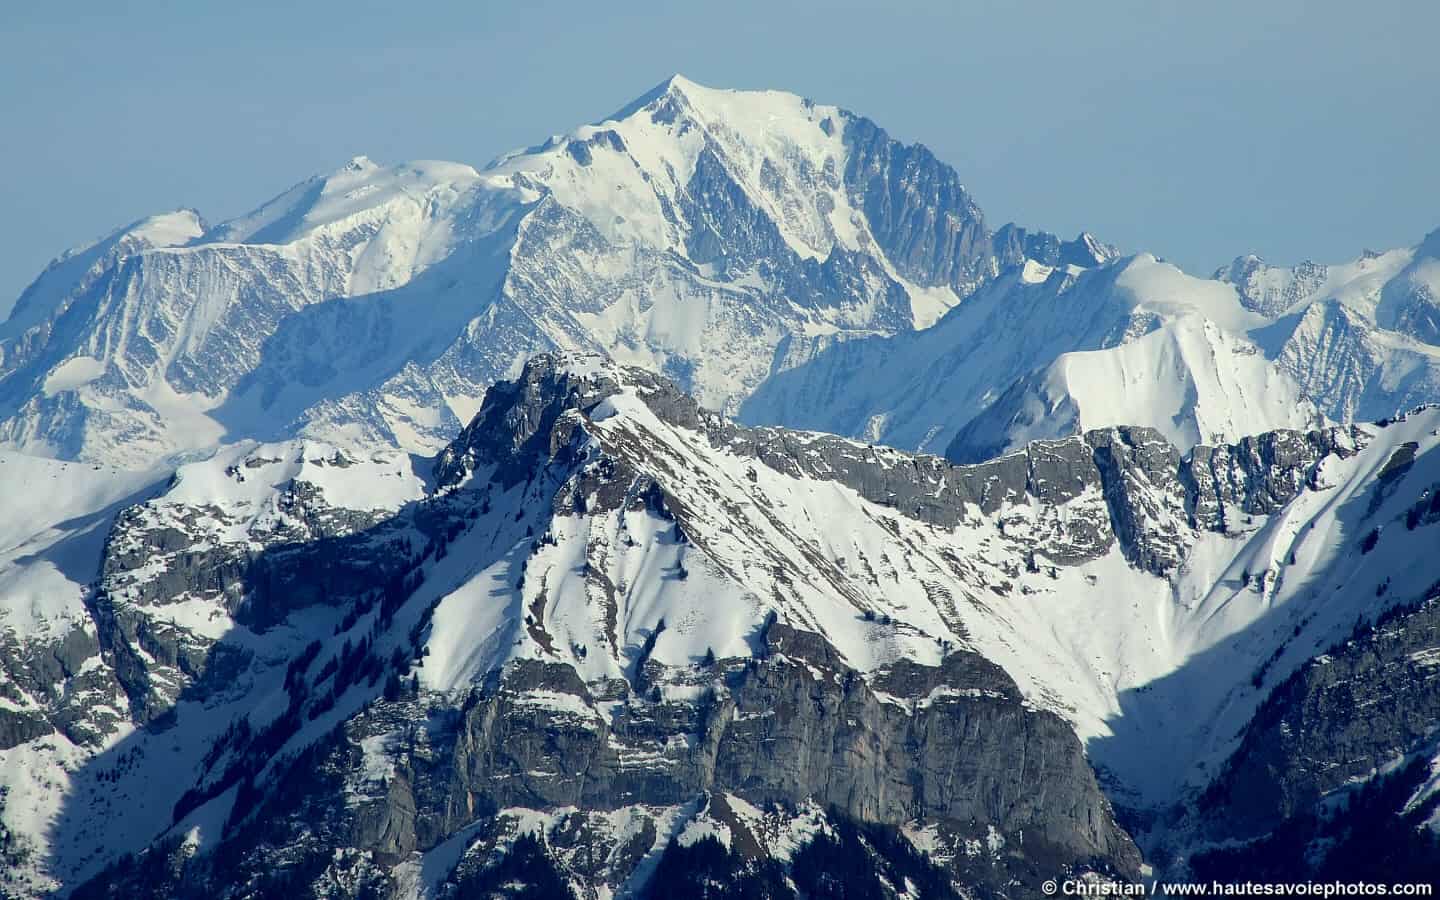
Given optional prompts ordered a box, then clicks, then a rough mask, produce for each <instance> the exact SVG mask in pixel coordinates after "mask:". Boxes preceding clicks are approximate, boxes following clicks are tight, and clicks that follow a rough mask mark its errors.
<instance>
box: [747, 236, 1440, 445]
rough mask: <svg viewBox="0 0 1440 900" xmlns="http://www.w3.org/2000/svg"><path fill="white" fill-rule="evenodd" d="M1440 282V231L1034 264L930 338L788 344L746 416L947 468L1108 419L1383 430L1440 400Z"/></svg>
mask: <svg viewBox="0 0 1440 900" xmlns="http://www.w3.org/2000/svg"><path fill="white" fill-rule="evenodd" d="M1437 272H1440V232H1436V233H1434V234H1432V235H1430V236H1429V237H1427V238H1426V239H1425V240H1424V241H1423V242H1422V243H1420V244H1419V245H1417V246H1416V247H1413V248H1409V249H1404V250H1394V251H1390V252H1388V253H1383V254H1367V255H1366V256H1365V257H1363V258H1362V259H1360V260H1358V261H1356V262H1354V263H1351V264H1347V265H1342V266H1321V265H1316V264H1314V263H1306V264H1304V265H1301V266H1298V267H1296V268H1294V269H1281V268H1274V267H1269V266H1266V265H1265V264H1264V263H1263V262H1262V261H1260V260H1258V259H1257V258H1255V257H1242V258H1240V259H1237V260H1236V261H1235V262H1234V263H1233V264H1232V265H1231V266H1229V267H1227V268H1224V269H1221V270H1220V271H1218V272H1216V273H1215V277H1214V278H1213V279H1201V278H1195V277H1192V276H1189V275H1186V274H1185V273H1183V272H1181V271H1180V270H1178V269H1176V268H1174V267H1173V266H1170V265H1167V264H1165V263H1163V262H1160V261H1159V260H1157V259H1155V258H1154V257H1152V256H1149V255H1147V254H1141V255H1139V256H1135V257H1127V258H1123V259H1116V260H1113V261H1109V262H1107V263H1106V264H1104V265H1102V266H1097V267H1092V268H1090V269H1087V270H1080V269H1075V268H1069V267H1058V268H1052V267H1047V266H1041V265H1039V264H1037V263H1034V262H1028V263H1026V264H1025V265H1024V266H1022V267H1020V268H1018V269H1016V270H1013V271H1011V272H1009V273H1007V274H1004V275H1002V276H1001V277H999V278H997V279H994V280H992V281H991V282H990V283H989V284H987V285H985V286H984V287H983V288H981V289H980V290H979V291H977V293H976V294H975V295H974V296H972V297H971V298H969V299H968V300H967V301H966V302H965V303H964V304H962V305H961V306H959V307H958V308H956V309H954V310H952V311H951V312H950V313H948V314H947V315H946V316H945V317H944V318H943V319H941V320H940V321H939V322H938V323H937V324H936V325H935V326H933V327H931V328H929V329H927V330H924V331H920V332H910V333H903V334H896V335H893V336H886V337H873V338H868V339H861V340H848V339H845V337H846V336H835V337H822V338H811V339H808V340H792V341H791V342H789V343H788V344H787V346H786V348H785V349H786V352H787V353H788V355H789V357H790V358H789V360H787V363H786V364H785V366H784V367H783V371H779V372H777V373H776V374H775V375H774V376H773V377H772V378H770V379H769V380H768V381H767V382H766V383H764V384H763V385H761V387H760V388H759V390H757V391H756V393H755V394H754V395H753V396H752V397H751V398H750V399H749V400H748V401H747V402H746V403H745V405H744V406H743V408H742V413H741V416H742V418H744V419H745V420H746V421H749V422H756V423H777V424H786V425H792V426H795V427H804V428H814V429H819V430H824V431H831V432H835V433H839V434H848V435H852V436H856V437H863V438H865V439H867V440H873V441H880V442H884V443H888V444H891V445H894V446H898V447H910V448H920V449H925V450H929V451H931V452H937V453H939V452H943V453H947V454H948V455H950V456H951V457H952V458H954V459H958V460H977V459H984V458H986V457H987V456H989V455H992V454H993V453H996V452H1002V451H1005V450H1010V449H1014V448H1016V447H1019V446H1022V445H1023V444H1024V443H1025V442H1026V441H1029V440H1034V439H1036V438H1048V437H1056V436H1060V435H1063V434H1070V433H1075V432H1077V431H1083V430H1085V429H1089V428H1097V427H1104V426H1107V425H1116V424H1144V425H1149V426H1151V427H1154V428H1158V429H1160V430H1161V431H1162V432H1163V433H1164V434H1165V435H1166V437H1167V438H1168V439H1169V440H1171V441H1173V442H1174V443H1175V444H1176V445H1177V446H1179V447H1182V448H1188V447H1190V446H1193V445H1194V444H1196V443H1200V442H1214V441H1223V440H1233V439H1235V438H1237V437H1239V436H1242V435H1246V434H1255V433H1258V432H1260V431H1264V430H1267V429H1271V428H1279V427H1285V428H1303V427H1308V426H1309V425H1311V424H1314V423H1316V422H1319V421H1321V417H1322V416H1323V417H1325V418H1328V419H1329V420H1331V421H1336V422H1351V421H1367V420H1375V419H1380V418H1384V417H1386V416H1391V415H1394V414H1396V413H1397V412H1401V411H1403V410H1406V409H1410V408H1412V407H1414V406H1416V405H1417V404H1421V403H1427V402H1433V401H1435V400H1436V399H1437V398H1440V368H1437V362H1440V343H1437V341H1440V332H1437V331H1436V328H1435V322H1436V321H1437V319H1436V316H1437V307H1436V306H1435V303H1436V301H1435V297H1436V296H1437V290H1440V281H1437V278H1440V275H1437V274H1436V273H1437ZM999 336H1004V337H1003V338H1000V337H999Z"/></svg>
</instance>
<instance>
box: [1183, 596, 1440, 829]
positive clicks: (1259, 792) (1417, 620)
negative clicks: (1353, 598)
mask: <svg viewBox="0 0 1440 900" xmlns="http://www.w3.org/2000/svg"><path fill="white" fill-rule="evenodd" d="M1437 721H1440V597H1432V598H1430V599H1429V600H1427V601H1426V602H1424V603H1422V604H1421V605H1420V606H1419V607H1418V608H1416V609H1414V610H1412V611H1404V610H1403V609H1402V610H1397V612H1396V614H1392V615H1390V616H1387V617H1386V618H1385V620H1384V621H1382V622H1381V623H1379V624H1378V625H1376V626H1375V627H1374V628H1373V629H1369V628H1367V629H1362V630H1360V633H1359V634H1358V635H1357V636H1356V637H1355V638H1354V639H1352V640H1349V641H1346V642H1345V643H1344V644H1341V645H1339V646H1337V647H1335V648H1332V650H1331V651H1330V652H1329V653H1326V654H1325V655H1323V656H1320V657H1317V658H1316V659H1314V660H1312V661H1311V662H1309V663H1307V664H1306V665H1305V666H1304V667H1303V668H1302V669H1300V670H1299V671H1298V672H1296V673H1295V674H1294V675H1292V676H1291V677H1290V678H1289V679H1287V680H1286V681H1285V682H1284V683H1283V684H1281V685H1280V686H1279V687H1278V688H1276V690H1275V691H1274V692H1273V693H1272V694H1271V695H1270V697H1269V699H1267V700H1266V702H1265V704H1264V705H1263V706H1262V707H1261V708H1260V710H1259V712H1257V713H1256V715H1255V718H1254V719H1253V720H1252V721H1251V722H1250V725H1249V726H1248V727H1247V728H1246V730H1245V735H1244V737H1243V739H1242V740H1241V743H1240V747H1239V749H1238V750H1236V752H1235V755H1234V756H1233V757H1231V759H1230V761H1229V762H1228V763H1227V765H1226V769H1225V771H1224V772H1223V773H1222V774H1221V775H1220V776H1219V778H1217V779H1216V781H1215V783H1214V784H1213V785H1212V787H1211V788H1210V790H1209V792H1208V793H1207V795H1206V797H1205V802H1204V804H1203V806H1202V809H1203V811H1204V820H1205V821H1206V822H1207V824H1209V826H1210V827H1211V828H1212V829H1214V830H1216V831H1219V832H1221V833H1224V834H1227V835H1239V836H1242V837H1256V836H1260V835H1263V834H1266V833H1268V832H1270V831H1273V830H1274V829H1275V828H1277V827H1278V826H1279V825H1281V823H1283V822H1284V821H1285V820H1287V819H1290V818H1293V817H1295V816H1298V815H1300V814H1302V813H1307V812H1310V811H1311V810H1312V809H1314V807H1315V806H1316V804H1317V803H1319V802H1320V800H1321V799H1322V798H1324V797H1325V796H1327V795H1330V794H1333V793H1335V792H1337V791H1340V790H1341V789H1342V788H1345V787H1346V786H1347V785H1349V784H1352V783H1357V782H1360V781H1364V780H1366V779H1369V778H1371V777H1373V776H1374V775H1375V774H1376V773H1378V772H1381V771H1383V770H1387V769H1392V768H1395V767H1396V765H1397V764H1398V763H1400V762H1402V761H1406V760H1408V759H1411V758H1413V757H1414V755H1415V754H1417V753H1418V754H1424V755H1425V757H1426V758H1427V759H1428V758H1429V757H1430V756H1433V755H1434V753H1435V749H1436V746H1435V739H1436V733H1435V723H1436V722H1437ZM1428 787H1429V789H1430V790H1422V791H1421V792H1420V793H1419V794H1417V795H1416V799H1415V802H1416V804H1417V805H1418V803H1419V802H1420V801H1422V800H1428V799H1430V797H1429V794H1430V792H1431V791H1433V785H1431V786H1428Z"/></svg>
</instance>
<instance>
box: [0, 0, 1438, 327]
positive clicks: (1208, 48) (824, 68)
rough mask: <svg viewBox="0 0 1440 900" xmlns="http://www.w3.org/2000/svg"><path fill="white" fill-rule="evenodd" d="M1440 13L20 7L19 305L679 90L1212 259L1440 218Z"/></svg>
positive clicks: (1142, 244)
mask: <svg viewBox="0 0 1440 900" xmlns="http://www.w3.org/2000/svg"><path fill="white" fill-rule="evenodd" d="M1437 43H1440V4H1437V3H1435V2H1433V0H1407V2H1401V0H1369V2H1366V3H1355V2H1330V0H1247V2H1233V0H1206V2H1198V3H1197V2H1178V0H1175V2H1172V0H1143V2H1141V0H1134V2H1131V0H1115V2H1110V0H1093V2H1088V3H1077V2H1068V0H1067V2H1058V0H1057V2H1041V0H1032V2H1028V3H1026V2H1015V0H1005V2H1001V0H995V2H989V0H985V2H974V0H950V2H935V3H918V2H903V0H894V2H891V3H876V2H870V3H856V2H849V0H831V2H825V3H821V2H794V0H760V2H752V0H729V2H725V3H714V2H710V3H691V2H679V0H668V2H660V0H657V2H648V3H630V2H618V0H612V2H605V3H595V2H590V3H575V2H556V0H530V2H526V3H509V2H493V0H472V2H464V3H461V2H456V3H436V2H395V0H388V2H384V3H376V2H370V0H347V2H334V3H332V2H314V0H288V2H272V0H245V2H241V0H234V2H227V3H221V2H187V0H177V2H169V3H164V2H137V0H107V2H87V0H69V2H67V0H56V2H51V3H19V2H13V3H4V4H0V173H3V174H0V213H3V216H0V314H3V313H4V312H5V311H8V309H9V306H10V304H11V302H12V301H13V299H14V298H15V296H16V295H18V293H19V292H20V290H21V289H22V288H23V287H24V285H25V284H27V283H28V282H29V281H30V279H31V278H32V277H33V276H34V275H35V274H37V273H38V272H39V270H40V268H41V267H42V266H43V265H44V264H45V262H46V261H47V260H49V259H50V258H51V257H53V256H54V255H55V254H57V253H59V252H60V251H61V250H63V249H65V248H66V247H70V246H74V245H76V244H80V243H83V242H85V241H87V240H90V239H93V238H94V237H97V236H99V235H100V234H101V233H103V232H106V231H108V230H110V229H112V228H114V227H116V226H119V225H122V224H125V223H126V222H129V221H131V220H134V219H137V218H140V217H141V216H143V215H147V214H149V213H153V212H160V211H164V210H168V209H173V208H176V207H181V206H191V207H195V208H197V209H199V210H200V212H201V213H202V215H204V216H205V217H206V218H207V219H208V220H210V221H212V222H215V221H220V220H222V219H224V218H227V217H230V216H234V215H237V214H239V213H241V212H244V211H246V210H247V209H249V208H251V207H253V206H256V205H258V204H259V203H261V202H263V201H264V200H266V199H268V198H270V197H271V196H273V195H275V194H277V193H279V192H280V191H281V190H283V189H284V188H286V187H288V186H289V185H291V184H293V183H295V182H297V181H299V180H301V179H302V178H304V177H306V176H308V175H310V174H313V173H316V172H321V171H328V170H331V169H334V168H336V167H338V166H339V165H341V164H342V163H343V162H344V161H345V160H346V159H348V158H349V157H351V156H354V155H356V154H360V153H364V154H366V155H369V156H370V157H372V158H374V159H376V160H377V161H380V162H390V163H393V162H401V161H404V160H407V159H422V158H428V159H452V160H459V161H463V162H468V163H472V164H475V165H483V164H484V163H485V162H487V161H488V160H490V159H491V158H493V157H494V156H496V155H497V154H499V153H501V152H503V151H505V150H509V149H511V148H514V147H519V146H525V145H530V144H535V143H539V142H540V141H541V140H543V139H544V138H545V137H547V136H549V135H550V134H553V133H557V132H562V131H566V130H568V129H570V128H571V127H573V126H575V125H578V124H580V123H583V122H588V121H593V120H596V119H598V118H600V117H601V116H603V115H605V114H607V113H609V112H611V111H613V110H615V109H618V108H619V107H621V106H623V105H624V104H625V103H626V102H628V101H629V100H631V99H633V98H634V97H636V96H638V95H640V94H641V93H643V92H644V91H645V90H647V89H648V88H650V87H651V86H653V85H654V84H656V83H658V82H660V81H661V80H663V79H664V78H665V77H666V76H668V75H670V74H671V73H673V72H681V73H683V74H685V75H686V76H687V77H689V78H691V79H693V80H695V81H698V82H700V83H702V84H708V85H712V86H716V87H746V88H760V87H774V88H781V89H785V90H790V91H793V92H796V93H799V94H803V95H806V96H809V97H812V98H814V99H816V100H818V101H822V102H827V103H836V104H839V105H841V106H845V107H848V108H850V109H853V110H855V111H857V112H859V113H862V114H864V115H867V116H869V117H870V118H872V119H874V120H876V121H877V122H879V123H880V124H881V125H882V126H883V127H885V128H886V129H888V130H889V131H890V133H891V134H892V135H894V136H896V137H898V138H900V139H902V140H906V141H917V140H918V141H920V142H922V143H924V144H926V145H928V146H929V147H930V148H931V149H933V150H934V151H935V153H936V154H937V155H938V156H939V157H940V158H942V159H944V160H946V161H947V162H949V163H951V164H952V165H954V166H955V168H956V169H958V170H959V172H960V173H961V176H962V177H963V178H964V180H965V182H966V184H967V185H968V186H969V188H970V189H971V191H972V192H973V193H974V195H975V197H976V199H977V200H978V201H979V203H980V205H981V206H982V207H983V208H984V210H985V211H986V215H987V216H988V218H989V219H990V221H991V222H992V224H993V225H999V224H1001V223H1003V222H1005V221H1009V220H1014V221H1018V222H1020V223H1022V224H1026V225H1031V226H1038V227H1043V228H1046V229H1049V230H1052V231H1057V232H1060V233H1062V234H1066V235H1070V234H1073V233H1075V232H1077V231H1079V230H1080V229H1082V228H1084V229H1089V230H1091V231H1094V232H1096V233H1097V234H1099V235H1100V236H1101V237H1102V238H1104V239H1106V240H1109V241H1111V242H1112V243H1117V244H1119V245H1120V246H1121V247H1122V248H1124V249H1126V250H1140V249H1147V250H1151V251H1152V252H1155V253H1157V254H1158V255H1161V256H1164V257H1166V258H1169V259H1171V260H1173V261H1175V262H1177V263H1179V264H1181V265H1182V266H1184V267H1185V268H1187V269H1189V270H1191V271H1196V272H1201V273H1208V272H1209V271H1211V270H1212V269H1213V268H1214V267H1215V266H1217V265H1219V264H1220V263H1222V262H1224V261H1227V260H1228V259H1229V258H1231V257H1233V256H1235V255H1236V254H1239V253H1244V252H1257V253H1260V254H1261V255H1263V256H1265V257H1266V258H1268V259H1271V260H1273V261H1276V262H1296V261H1299V260H1300V259H1304V258H1307V257H1309V258H1314V259H1318V260H1321V261H1339V260H1344V259H1349V258H1352V257H1354V256H1355V255H1357V254H1358V253H1359V251H1360V250H1361V249H1362V248H1364V247H1377V248H1378V247H1390V246H1401V245H1408V244H1413V243H1416V242H1418V241H1419V240H1420V238H1421V237H1423V235H1424V234H1425V233H1426V232H1428V231H1429V230H1431V229H1432V228H1435V227H1436V226H1440V163H1437V161H1440V152H1437V145H1440V140H1437V138H1440V46H1437Z"/></svg>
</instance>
